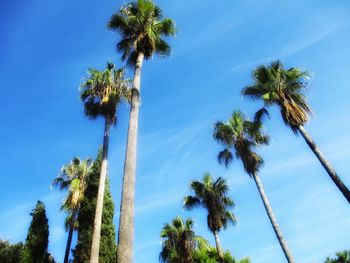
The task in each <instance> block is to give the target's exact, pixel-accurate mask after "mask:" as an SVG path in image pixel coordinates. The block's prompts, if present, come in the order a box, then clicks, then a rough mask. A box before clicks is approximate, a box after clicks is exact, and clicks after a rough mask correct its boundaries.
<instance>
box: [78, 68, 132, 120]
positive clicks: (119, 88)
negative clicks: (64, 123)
mask: <svg viewBox="0 0 350 263" xmlns="http://www.w3.org/2000/svg"><path fill="white" fill-rule="evenodd" d="M128 85H129V80H126V79H124V69H123V68H120V69H116V68H115V66H114V64H113V63H110V62H108V64H107V68H106V69H105V70H104V71H100V70H97V69H93V68H91V69H89V76H88V77H87V78H86V79H85V81H84V82H83V84H82V85H81V93H80V99H81V101H82V102H83V103H84V109H85V115H86V116H88V117H89V118H91V119H95V118H97V117H98V116H102V117H105V118H107V119H108V120H109V121H111V122H112V123H116V121H117V117H116V112H117V107H118V105H119V104H120V103H121V101H122V100H129V97H130V90H129V88H128Z"/></svg>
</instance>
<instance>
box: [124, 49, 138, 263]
mask: <svg viewBox="0 0 350 263" xmlns="http://www.w3.org/2000/svg"><path fill="white" fill-rule="evenodd" d="M143 59H144V54H143V53H139V55H138V57H137V60H136V65H135V72H134V79H133V83H132V98H131V106H130V116H129V128H128V138H127V145H126V153H125V163H124V176H123V188H122V197H121V204H120V221H119V231H118V252H117V262H118V263H132V262H133V246H134V213H135V211H134V210H135V209H134V199H135V175H136V154H137V131H138V130H137V129H138V118H139V105H140V83H141V68H142V62H143Z"/></svg>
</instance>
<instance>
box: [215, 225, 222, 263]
mask: <svg viewBox="0 0 350 263" xmlns="http://www.w3.org/2000/svg"><path fill="white" fill-rule="evenodd" d="M213 234H214V238H215V244H216V250H217V252H218V255H219V258H220V262H221V263H223V262H224V253H223V252H222V247H221V243H220V238H219V233H218V231H214V232H213Z"/></svg>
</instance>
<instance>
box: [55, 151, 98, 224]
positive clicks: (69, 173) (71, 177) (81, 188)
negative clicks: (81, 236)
mask: <svg viewBox="0 0 350 263" xmlns="http://www.w3.org/2000/svg"><path fill="white" fill-rule="evenodd" d="M91 163H92V160H91V159H86V160H80V158H78V157H74V158H73V159H72V161H71V162H70V163H69V164H67V165H64V166H63V167H62V169H61V171H60V174H59V175H58V176H57V177H56V178H55V180H54V181H53V186H54V187H58V188H60V189H61V190H66V191H67V195H66V198H65V200H64V202H63V204H62V207H61V209H62V210H65V211H66V212H67V214H68V215H67V218H66V222H65V227H66V230H68V229H69V228H70V226H73V227H74V228H75V227H76V220H77V215H78V212H79V208H80V204H81V201H82V199H83V197H84V192H85V189H86V179H87V176H88V174H89V173H90V170H91Z"/></svg>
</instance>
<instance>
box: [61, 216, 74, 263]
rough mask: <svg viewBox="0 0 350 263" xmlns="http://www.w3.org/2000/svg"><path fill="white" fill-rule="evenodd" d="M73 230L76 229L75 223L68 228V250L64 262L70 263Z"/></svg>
mask: <svg viewBox="0 0 350 263" xmlns="http://www.w3.org/2000/svg"><path fill="white" fill-rule="evenodd" d="M73 231H74V226H73V223H71V224H70V225H69V229H68V239H67V245H66V252H65V254H64V261H63V262H64V263H68V260H69V253H70V247H71V245H72V237H73Z"/></svg>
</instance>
